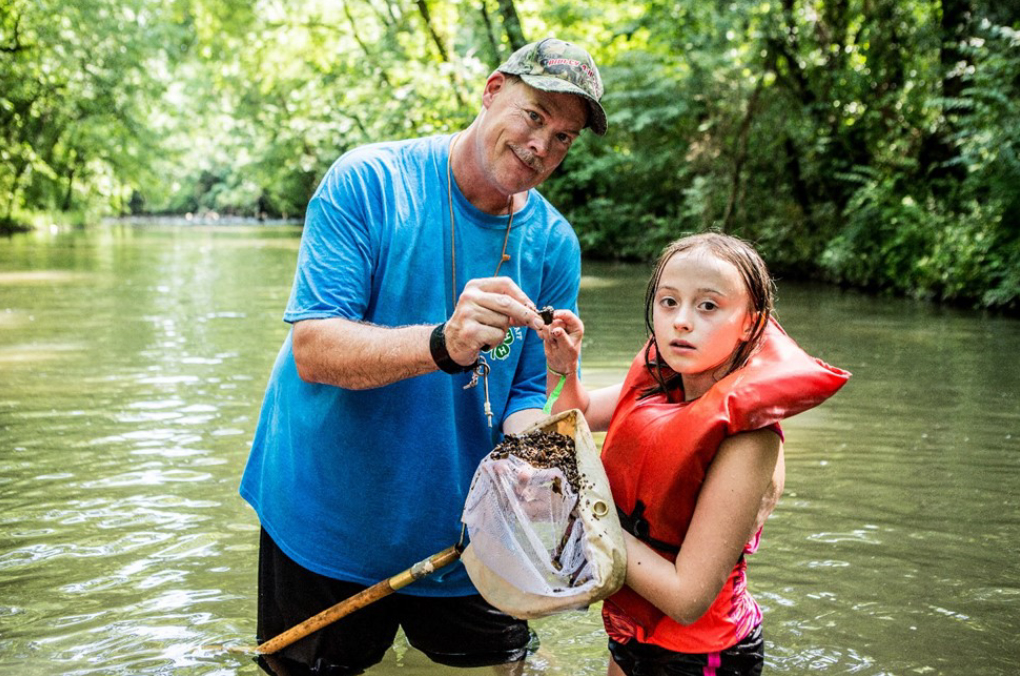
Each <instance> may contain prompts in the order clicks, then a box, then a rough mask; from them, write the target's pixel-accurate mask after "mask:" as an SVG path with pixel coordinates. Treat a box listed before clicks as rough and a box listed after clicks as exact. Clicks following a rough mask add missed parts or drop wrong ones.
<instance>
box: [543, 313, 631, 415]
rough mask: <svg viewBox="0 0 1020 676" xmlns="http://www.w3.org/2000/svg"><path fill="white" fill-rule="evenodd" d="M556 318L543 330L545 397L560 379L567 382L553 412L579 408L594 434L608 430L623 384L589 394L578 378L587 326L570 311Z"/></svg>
mask: <svg viewBox="0 0 1020 676" xmlns="http://www.w3.org/2000/svg"><path fill="white" fill-rule="evenodd" d="M553 317H554V319H553V323H552V324H550V325H549V326H548V327H545V328H544V329H543V330H542V331H541V335H542V339H543V341H544V344H545V358H546V363H547V364H548V367H549V371H548V373H547V374H546V381H545V391H546V395H550V394H552V392H553V390H555V389H556V386H557V385H559V382H560V379H561V377H565V379H564V383H563V389H562V390H561V391H560V394H559V398H558V399H557V400H556V403H555V404H553V408H552V412H553V413H559V412H561V411H566V410H568V409H572V408H576V409H579V410H580V411H581V413H583V414H584V419H585V421H586V422H587V423H588V427H589V428H590V429H591V431H593V432H604V431H605V430H607V429H609V420H610V418H612V416H613V411H614V410H615V409H616V403H617V401H618V400H619V399H620V392H621V391H622V390H623V383H619V384H617V385H610V386H609V387H603V388H600V389H597V390H592V391H590V392H589V391H588V390H587V389H586V388H585V387H584V385H583V384H582V383H581V379H580V378H578V377H577V362H578V358H579V357H580V356H581V339H582V338H583V337H584V323H583V322H582V321H581V319H580V318H579V317H578V316H577V315H575V314H574V313H573V312H571V311H570V310H556V312H555V314H554V315H553Z"/></svg>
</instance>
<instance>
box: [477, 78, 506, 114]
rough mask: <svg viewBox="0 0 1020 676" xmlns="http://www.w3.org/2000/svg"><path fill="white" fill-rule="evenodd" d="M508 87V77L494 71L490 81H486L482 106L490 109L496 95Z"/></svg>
mask: <svg viewBox="0 0 1020 676" xmlns="http://www.w3.org/2000/svg"><path fill="white" fill-rule="evenodd" d="M504 87H506V75H504V74H503V73H501V72H499V71H498V70H496V71H493V72H492V75H490V76H489V79H488V80H486V81H485V89H483V90H482V105H483V106H485V107H486V108H488V107H489V106H491V105H492V101H493V99H495V98H496V95H497V94H499V93H500V92H501V91H503V88H504Z"/></svg>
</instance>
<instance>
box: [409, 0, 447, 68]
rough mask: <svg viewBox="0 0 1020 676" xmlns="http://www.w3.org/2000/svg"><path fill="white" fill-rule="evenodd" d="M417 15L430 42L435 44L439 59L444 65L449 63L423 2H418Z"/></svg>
mask: <svg viewBox="0 0 1020 676" xmlns="http://www.w3.org/2000/svg"><path fill="white" fill-rule="evenodd" d="M416 4H417V5H418V13H419V14H421V18H422V19H423V20H424V21H425V28H426V29H427V30H428V32H429V35H430V36H431V37H432V42H433V43H435V45H436V49H438V50H439V58H441V59H442V60H443V62H444V63H446V62H449V60H450V56H449V55H448V54H447V53H446V47H445V46H444V45H443V41H442V40H441V39H440V38H439V33H437V32H436V29H435V28H434V27H433V26H432V16H431V15H430V14H429V6H428V5H427V4H426V3H425V0H418V1H417V3H416Z"/></svg>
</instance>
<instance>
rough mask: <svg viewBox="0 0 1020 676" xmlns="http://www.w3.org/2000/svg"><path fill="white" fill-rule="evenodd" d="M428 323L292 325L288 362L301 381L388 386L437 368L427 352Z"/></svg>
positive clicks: (355, 387) (314, 322) (360, 387)
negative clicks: (292, 331) (292, 352)
mask: <svg viewBox="0 0 1020 676" xmlns="http://www.w3.org/2000/svg"><path fill="white" fill-rule="evenodd" d="M433 328H434V327H432V326H424V325H421V326H402V327H397V328H389V327H382V326H374V325H372V324H363V323H360V322H354V321H350V320H348V319H339V318H336V319H310V320H305V321H301V322H298V323H296V324H295V325H294V336H293V341H294V361H295V363H296V365H297V369H298V375H300V376H301V379H302V380H305V381H307V382H314V383H322V384H325V385H334V386H336V387H342V388H345V389H349V390H367V389H372V388H375V387H382V386H384V385H389V384H391V383H395V382H397V381H400V380H404V379H406V378H412V377H414V376H419V375H422V374H425V373H431V372H432V371H435V370H437V368H436V364H435V361H433V359H432V355H431V353H430V352H429V334H430V333H431V332H432V329H433Z"/></svg>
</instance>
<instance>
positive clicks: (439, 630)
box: [258, 530, 531, 674]
mask: <svg viewBox="0 0 1020 676" xmlns="http://www.w3.org/2000/svg"><path fill="white" fill-rule="evenodd" d="M394 572H397V571H394ZM364 588H365V586H364V585H359V584H354V583H350V582H341V581H339V580H334V579H333V578H329V577H325V576H323V575H318V574H317V573H313V572H311V571H309V570H307V569H305V568H303V567H301V566H300V565H298V564H297V563H295V562H294V561H292V560H291V559H290V558H289V557H288V556H287V555H286V554H284V553H283V552H282V551H281V550H280V548H279V547H277V546H276V543H275V542H273V539H272V538H271V537H269V535H268V534H267V533H266V531H265V530H263V531H262V536H261V542H260V549H259V602H258V641H259V643H262V642H264V641H267V640H269V639H270V638H273V637H274V636H276V635H278V634H280V633H282V632H284V631H286V630H287V629H290V628H291V627H293V626H294V625H296V624H298V623H300V622H303V621H304V620H307V619H308V618H309V617H312V616H313V615H316V614H317V613H319V612H321V611H323V610H325V609H326V608H329V607H330V606H333V605H335V604H336V603H339V602H340V601H342V600H344V599H346V598H349V597H351V596H353V595H354V594H356V593H358V592H359V591H361V590H362V589H364ZM398 627H403V629H404V635H405V636H407V640H408V642H409V643H410V644H411V645H412V646H414V647H415V648H417V649H418V650H420V651H422V652H423V653H425V654H426V655H428V657H429V658H430V659H432V660H433V661H435V662H438V663H440V664H446V665H450V666H456V667H478V666H486V665H492V664H504V663H507V662H516V661H518V660H521V659H523V658H524V657H525V655H526V654H527V651H528V644H529V642H530V640H531V632H530V630H529V629H528V623H527V622H525V621H523V620H517V619H514V618H512V617H510V616H509V615H507V614H505V613H503V612H501V611H499V610H497V609H496V608H494V607H492V606H491V605H489V604H488V603H487V602H486V601H485V600H484V599H483V598H482V597H481V596H478V595H474V596H458V597H452V598H436V597H422V596H410V595H406V594H392V595H390V596H387V597H385V598H382V599H380V600H379V601H376V602H375V603H372V604H370V605H368V606H366V607H364V608H362V609H360V610H357V611H355V612H354V613H351V614H350V615H348V616H347V617H344V618H342V619H340V620H337V621H336V622H334V623H333V624H331V625H329V626H327V627H324V628H323V629H320V630H319V631H317V632H315V633H314V634H311V635H310V636H307V637H305V638H303V639H301V640H300V641H297V642H296V643H294V644H292V645H291V646H289V647H287V648H285V649H284V650H282V651H281V652H280V653H279V654H278V655H277V658H278V659H280V658H282V659H283V660H284V661H285V663H292V662H297V663H299V664H300V665H304V667H303V670H304V671H305V672H307V671H308V670H311V671H312V673H317V674H357V673H361V672H362V671H364V670H365V669H367V668H368V667H370V666H372V665H373V664H376V663H377V662H379V661H380V660H381V659H382V658H383V656H384V655H385V653H386V651H387V650H388V649H389V647H390V646H391V645H392V644H393V639H394V638H395V637H396V634H397V628H398Z"/></svg>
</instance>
